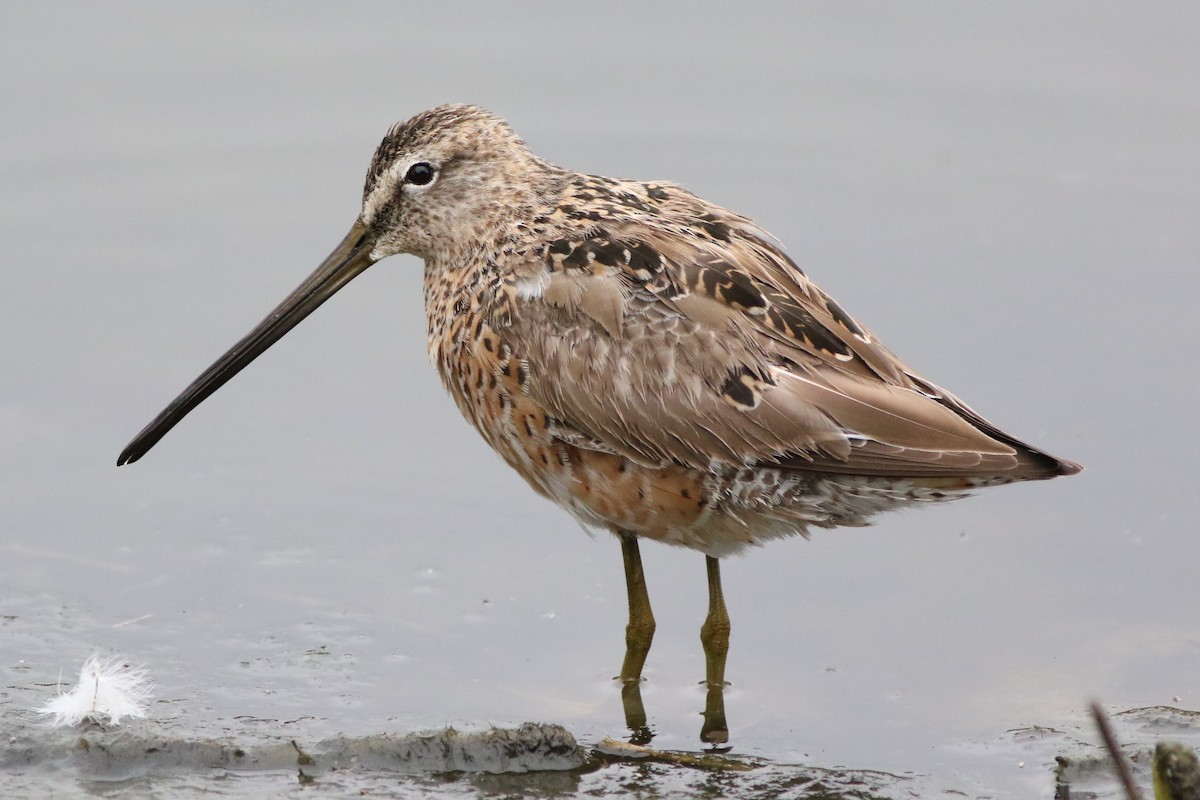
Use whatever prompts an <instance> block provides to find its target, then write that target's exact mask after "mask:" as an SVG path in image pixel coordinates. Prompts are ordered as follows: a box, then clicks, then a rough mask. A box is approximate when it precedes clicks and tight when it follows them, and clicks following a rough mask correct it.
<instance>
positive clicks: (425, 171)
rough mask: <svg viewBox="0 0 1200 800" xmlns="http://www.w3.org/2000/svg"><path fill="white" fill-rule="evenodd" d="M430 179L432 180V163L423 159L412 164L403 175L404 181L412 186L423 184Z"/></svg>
mask: <svg viewBox="0 0 1200 800" xmlns="http://www.w3.org/2000/svg"><path fill="white" fill-rule="evenodd" d="M431 180H433V165H432V164H430V163H428V162H425V161H422V162H420V163H417V164H413V165H412V166H411V167H409V168H408V172H407V173H405V175H404V182H405V183H411V184H412V185H414V186H424V185H425V184H427V183H429V182H430V181H431Z"/></svg>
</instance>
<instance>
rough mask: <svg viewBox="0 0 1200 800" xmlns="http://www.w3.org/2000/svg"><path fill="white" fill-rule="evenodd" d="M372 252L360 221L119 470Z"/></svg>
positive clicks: (160, 420)
mask: <svg viewBox="0 0 1200 800" xmlns="http://www.w3.org/2000/svg"><path fill="white" fill-rule="evenodd" d="M372 246H373V241H372V239H371V237H370V236H369V235H368V234H367V229H366V227H365V226H364V225H363V224H362V222H361V221H356V222H355V223H354V226H353V227H352V228H350V232H349V233H348V234H346V238H345V239H343V240H342V243H341V244H339V245H338V246H337V247H336V248H335V249H334V251H333V252H332V253H330V254H329V257H328V258H326V259H325V260H324V261H323V262H321V266H319V267H317V268H316V270H315V271H314V272H313V274H311V275H309V276H308V277H307V278H305V279H304V282H303V283H301V284H300V285H299V286H298V287H296V290H295V291H293V292H292V293H291V294H289V295H288V296H287V298H286V299H285V300H284V301H283V302H282V303H280V304H279V305H278V306H277V307H276V308H275V310H274V311H272V312H271V313H270V314H268V315H267V318H266V319H264V320H263V321H262V322H260V323H258V325H257V326H255V328H254V330H252V331H250V333H248V334H246V336H245V337H243V338H242V340H241V341H240V342H238V343H237V344H235V345H234V346H233V347H232V348H230V350H229V352H228V353H226V354H225V355H223V356H221V357H220V358H218V359H217V360H216V362H215V363H214V364H213V365H212V366H211V367H209V368H208V369H206V370H205V371H204V373H203V374H202V375H201V376H200V377H198V378H196V380H194V381H192V384H191V385H190V386H188V387H187V388H186V389H184V390H183V393H182V394H180V395H179V397H176V398H175V399H174V400H173V401H171V404H170V405H169V406H167V407H166V408H165V409H163V411H162V413H161V414H159V415H158V416H157V417H155V418H154V420H153V421H152V422H151V423H150V424H149V425H147V426H146V427H145V428H143V429H142V432H141V433H139V434H138V435H137V436H135V437H134V438H133V441H131V442H130V443H129V445H128V446H127V447H126V448H125V449H124V450H123V451H122V452H121V456H120V458H118V459H117V466H121V465H123V464H130V463H132V462H134V461H137V460H138V459H139V458H141V457H142V456H144V455H145V454H146V452H147V451H148V450H149V449H150V448H151V447H153V446H154V445H155V444H156V443H157V442H158V440H159V439H161V438H162V437H163V436H165V435H166V433H167V431H169V430H171V428H173V427H175V425H176V424H177V423H178V422H179V421H180V420H181V419H183V418H184V417H185V416H187V414H188V412H189V411H191V410H192V409H193V408H195V407H196V406H198V405H200V403H202V402H204V399H205V398H206V397H208V396H209V395H210V394H212V393H213V392H215V391H216V390H217V389H220V388H221V387H222V386H223V385H224V384H225V382H226V381H228V380H229V379H230V378H232V377H233V376H234V375H236V374H238V372H240V371H241V370H242V368H243V367H245V366H246V365H247V364H249V363H250V362H251V361H253V360H254V359H256V358H258V356H259V355H261V354H262V353H263V352H265V351H266V350H267V348H269V347H270V346H271V345H273V344H275V342H277V341H279V340H280V339H281V338H283V335H284V334H285V333H287V332H288V331H290V330H291V329H292V328H294V327H296V325H297V324H298V323H299V322H300V320H302V319H304V318H305V317H307V316H308V315H309V314H311V313H312V312H313V311H314V310H316V308H317V307H318V306H319V305H321V304H322V303H324V302H325V301H326V300H328V299H329V298H331V297H333V295H334V294H336V293H337V291H338V290H339V289H341V288H342V287H343V286H345V285H346V284H347V283H349V282H350V281H351V280H353V279H354V278H355V277H356V276H357V275H359V274H360V273H361V272H362V271H363V270H365V269H366V268H367V267H369V266H371V265H372V264H373V263H375V262H374V259H372V258H371V248H372Z"/></svg>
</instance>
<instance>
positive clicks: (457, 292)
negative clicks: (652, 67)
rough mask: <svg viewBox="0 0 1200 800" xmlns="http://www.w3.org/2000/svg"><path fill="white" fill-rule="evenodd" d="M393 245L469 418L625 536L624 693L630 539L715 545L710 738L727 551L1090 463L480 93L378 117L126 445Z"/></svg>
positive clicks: (632, 605)
mask: <svg viewBox="0 0 1200 800" xmlns="http://www.w3.org/2000/svg"><path fill="white" fill-rule="evenodd" d="M397 253H410V254H412V255H415V256H418V257H419V258H421V259H423V260H424V263H425V275H424V292H425V314H426V321H427V325H428V334H429V356H430V359H431V360H432V361H433V364H434V365H435V367H436V368H437V371H438V373H439V374H440V375H441V378H442V382H443V383H444V384H445V387H446V389H447V391H448V392H449V393H450V395H451V396H452V397H453V398H454V400H455V402H456V403H457V404H458V407H459V409H460V410H461V411H462V413H463V415H464V416H465V417H466V418H467V420H468V421H470V422H471V423H472V424H473V425H474V426H475V428H476V429H477V430H478V431H479V433H480V434H482V436H483V437H484V439H485V440H487V442H488V444H490V445H491V446H492V448H494V449H495V450H496V452H498V453H499V454H500V456H501V457H502V458H503V459H504V460H505V461H506V462H508V464H509V465H510V466H512V467H513V468H514V469H515V470H517V472H519V473H520V474H521V476H522V477H523V478H524V479H525V480H526V481H527V482H528V483H529V484H530V486H532V487H533V489H534V490H535V491H537V492H538V493H539V494H542V495H544V496H545V497H548V498H549V499H551V500H553V501H554V502H556V503H558V504H559V505H561V506H562V507H563V508H565V509H566V510H568V511H569V512H570V513H571V514H573V515H574V516H575V517H576V518H577V519H579V520H580V521H581V522H583V523H584V524H585V525H587V526H591V527H599V528H603V529H607V530H610V531H612V532H613V533H614V534H615V535H616V536H617V538H618V539H619V541H620V544H621V549H622V554H623V558H624V567H625V578H626V584H627V589H628V604H629V624H628V626H627V627H626V654H625V660H624V663H623V664H622V667H621V673H620V676H619V678H620V679H621V680H622V681H624V682H625V684H626V686H627V687H633V689H634V692H635V693H636V685H637V682H638V681H639V680H640V679H641V673H642V668H643V665H644V663H645V659H646V655H647V653H648V652H649V648H650V642H651V639H652V638H653V635H654V628H655V623H654V616H653V613H652V611H651V608H650V601H649V596H648V593H647V590H646V583H645V578H644V575H643V572H642V564H641V557H640V554H639V550H638V540H639V539H640V538H646V539H653V540H657V541H660V542H665V543H668V544H673V545H680V546H683V547H686V548H691V549H693V550H698V551H700V552H701V553H703V554H704V555H705V556H706V566H707V576H708V589H709V608H708V613H707V616H706V618H705V621H704V624H703V626H702V628H701V642H702V645H703V649H704V652H705V659H706V667H705V672H706V681H707V683H708V685H709V687H710V700H709V705H710V707H709V709H708V710H707V711H706V726H707V729H706V731H705V732H704V733H703V734H702V735H703V736H704V738H705V739H706V740H709V741H712V742H720V741H724V739H723V738H722V737H723V736H725V735H726V733H725V731H724V730H722V729H723V728H725V727H726V726H725V725H724V719H723V717H724V713H723V706H722V707H721V708H719V709H718V708H716V707H715V705H714V704H716V703H717V702H718V700H719V697H720V687H721V686H723V685H724V681H725V656H726V654H727V652H728V648H729V628H730V624H729V616H728V613H727V612H726V609H725V602H724V599H723V597H722V592H721V576H720V562H719V561H718V559H719V558H721V557H723V556H726V555H729V554H732V553H736V552H738V551H740V550H742V549H744V548H745V547H747V546H748V545H755V544H760V543H762V542H765V541H767V540H770V539H776V538H781V537H786V536H791V535H793V534H804V535H806V534H807V531H808V529H809V528H810V527H813V526H816V527H821V528H834V527H839V526H847V525H855V526H857V525H864V524H866V523H867V522H868V521H869V519H870V518H871V517H872V516H874V515H875V514H877V513H879V512H882V511H886V510H889V509H893V508H900V507H903V506H911V505H918V504H925V503H931V502H937V501H942V500H949V499H952V498H955V497H960V496H962V495H963V494H965V493H967V492H969V491H970V490H972V489H976V488H979V487H984V486H994V485H998V484H1006V483H1012V482H1015V481H1026V480H1040V479H1044V478H1053V477H1055V476H1057V475H1070V474H1073V473H1075V472H1078V471H1079V470H1080V467H1079V466H1078V465H1076V464H1073V463H1071V462H1070V461H1065V460H1062V459H1059V458H1055V457H1053V456H1051V455H1048V454H1047V453H1045V452H1043V451H1041V450H1038V449H1036V448H1034V447H1031V446H1030V445H1027V444H1025V443H1023V442H1021V441H1019V440H1018V439H1016V438H1014V437H1013V436H1010V435H1009V434H1007V433H1005V432H1003V431H1001V430H1000V429H999V428H997V427H995V426H994V425H992V424H991V423H989V422H987V421H986V420H984V419H983V417H981V416H979V415H978V414H977V413H975V412H974V411H972V410H971V409H970V408H968V407H967V406H966V405H965V404H964V403H963V402H962V401H960V400H959V399H958V398H956V397H955V396H954V395H952V394H950V393H949V392H947V391H946V390H944V389H942V388H940V387H938V386H936V385H934V384H933V383H931V382H930V381H928V380H926V379H925V378H923V377H921V376H920V375H919V374H917V373H916V372H915V371H913V370H912V369H910V368H909V367H908V366H907V365H905V364H904V363H903V362H902V361H900V360H899V359H898V358H897V357H896V356H895V355H893V354H892V352H891V351H890V350H888V349H887V348H886V347H885V346H884V345H883V344H882V343H881V342H879V340H878V339H876V338H875V337H874V336H873V335H872V334H871V332H870V331H869V330H868V329H867V328H866V327H865V326H863V325H862V324H860V323H859V322H858V321H856V320H855V319H854V318H853V317H852V316H851V315H850V314H848V313H847V312H846V311H845V310H843V309H842V307H841V306H840V305H838V304H837V303H836V302H834V300H833V298H832V297H830V296H829V295H828V294H826V293H825V292H824V291H822V290H821V288H820V287H818V286H817V285H816V284H815V283H814V282H813V281H811V280H810V279H809V278H808V277H807V276H806V275H805V273H804V272H802V271H801V270H800V268H799V267H798V266H796V264H795V263H794V262H793V261H792V259H791V258H789V257H788V256H787V255H786V254H785V253H784V252H783V250H782V249H781V247H780V246H779V245H778V244H777V243H776V241H775V240H774V239H773V238H771V237H770V236H769V235H768V234H767V233H766V232H764V231H763V230H762V229H761V228H759V227H758V226H757V225H756V224H755V223H754V222H753V221H751V220H750V219H749V218H747V217H744V216H741V215H739V214H735V213H733V212H730V211H727V210H725V209H724V208H721V207H720V206H717V205H714V204H712V203H709V202H707V201H706V200H703V199H701V198H700V197H697V196H696V195H694V194H692V193H691V192H689V191H687V190H686V189H684V188H683V187H681V186H678V185H676V184H673V183H667V182H663V181H638V180H618V179H613V178H605V177H600V176H596V175H584V174H580V173H577V172H572V171H570V170H566V169H562V168H560V167H557V166H555V165H553V164H551V163H549V162H547V161H545V160H543V159H541V158H539V157H537V156H536V155H534V154H533V153H532V152H531V151H530V150H529V149H528V147H527V146H526V145H525V143H524V142H523V141H522V140H521V139H520V138H518V137H517V135H516V134H515V133H514V132H513V130H512V129H511V128H510V127H509V126H508V124H507V123H505V122H504V121H503V120H502V119H500V118H499V117H496V116H494V115H493V114H491V113H489V112H487V111H485V110H483V109H480V108H478V107H475V106H470V105H445V106H440V107H438V108H435V109H432V110H430V111H426V112H424V113H422V114H418V115H417V116H415V117H413V118H412V119H410V120H408V121H407V122H403V123H400V124H397V125H396V126H394V127H393V128H392V129H391V130H390V131H388V133H387V135H386V136H385V137H384V139H383V142H382V143H381V144H380V145H379V148H378V149H377V150H376V151H375V155H374V158H372V160H371V165H370V168H369V169H368V171H367V178H366V185H365V187H364V190H363V200H362V208H361V212H360V213H359V216H358V218H357V219H356V220H355V222H354V224H353V225H352V226H351V228H350V232H349V234H347V235H346V237H345V239H343V240H342V242H341V244H339V245H338V246H337V248H336V249H335V250H334V251H333V252H332V253H331V254H330V255H329V257H328V258H326V259H325V261H324V262H322V263H321V265H320V266H319V267H317V269H316V271H315V272H313V273H312V274H311V275H310V276H309V277H308V278H306V279H305V280H304V282H303V283H302V284H301V285H300V286H299V287H298V288H297V289H296V290H295V291H294V292H292V294H290V295H289V296H288V297H287V298H286V299H285V300H284V301H283V302H282V303H281V304H280V305H279V306H278V307H277V308H276V309H275V310H274V311H272V312H271V313H270V314H269V315H268V316H267V317H266V319H264V320H263V321H262V322H261V323H259V325H258V326H257V327H255V328H254V329H253V330H252V331H251V332H250V333H249V334H247V335H246V336H245V338H243V339H242V340H241V341H240V342H238V343H237V344H236V345H234V346H233V348H232V349H231V350H230V351H229V352H228V353H226V354H225V355H223V356H221V358H219V359H218V360H217V361H216V362H215V363H214V364H213V365H212V366H211V367H209V368H208V370H206V371H205V372H204V373H203V374H202V375H200V377H199V378H197V379H196V380H195V381H194V382H193V383H192V384H191V385H190V386H188V387H187V389H185V390H184V391H183V393H182V394H181V395H179V397H178V398H176V399H175V400H174V401H173V402H172V403H171V404H170V405H169V406H168V407H167V408H166V409H165V410H164V411H163V412H162V413H161V414H159V415H158V416H157V417H156V418H155V419H154V420H153V421H152V422H151V423H150V424H149V425H147V426H146V428H145V429H144V430H143V431H142V432H141V433H139V434H138V435H137V437H136V438H134V440H133V441H132V442H131V443H130V444H129V446H128V447H126V448H125V451H124V452H122V453H121V456H120V459H119V460H118V462H117V463H118V464H127V463H129V462H132V461H136V460H138V459H139V458H141V457H142V456H143V455H145V453H146V451H147V450H149V449H150V448H151V447H153V446H154V444H155V443H156V442H157V441H158V440H159V439H160V438H162V436H163V435H164V434H166V432H167V431H168V430H170V429H171V427H173V426H174V425H175V424H176V423H178V422H179V421H180V420H181V419H182V418H183V417H184V416H185V415H186V414H187V413H188V412H189V411H191V410H192V409H193V408H195V407H196V406H197V405H198V404H199V403H200V402H202V401H203V400H204V399H205V398H206V397H208V396H209V395H210V394H212V393H213V392H214V391H216V389H218V388H219V387H220V386H221V385H222V384H224V383H225V382H226V381H227V380H229V379H230V378H231V377H233V375H235V374H236V373H237V372H238V371H239V370H241V369H242V368H243V367H245V366H246V365H247V364H249V363H250V362H251V361H253V360H254V359H255V358H256V357H257V356H258V355H260V354H261V353H262V352H263V351H265V350H266V349H267V348H269V347H270V346H271V345H272V344H273V343H274V342H275V341H277V340H278V339H279V338H280V337H282V336H283V335H284V334H285V333H287V332H288V331H289V330H291V328H292V327H293V326H295V325H296V324H297V323H298V322H300V320H302V319H303V318H304V317H305V316H307V315H308V314H309V313H310V312H312V311H313V310H314V309H316V308H317V307H318V306H320V305H321V304H322V303H324V302H325V301H326V300H328V299H329V298H330V297H331V296H333V294H334V293H335V292H337V291H338V290H339V289H341V288H342V287H343V286H345V285H346V284H347V283H349V282H350V281H351V280H352V279H353V278H354V277H355V276H356V275H358V274H359V273H361V272H362V271H363V270H365V269H367V268H368V267H370V266H371V265H372V264H374V263H375V262H377V261H379V260H381V259H383V258H386V257H387V256H391V255H395V254H397ZM714 692H715V695H714ZM714 697H716V698H717V699H718V700H714ZM637 705H638V706H640V699H639V700H638V701H637ZM626 711H627V715H628V714H629V711H630V708H629V706H628V704H627V707H626ZM710 712H711V714H712V719H709V714H710ZM635 716H636V715H635ZM643 716H644V712H643ZM631 727H632V724H631Z"/></svg>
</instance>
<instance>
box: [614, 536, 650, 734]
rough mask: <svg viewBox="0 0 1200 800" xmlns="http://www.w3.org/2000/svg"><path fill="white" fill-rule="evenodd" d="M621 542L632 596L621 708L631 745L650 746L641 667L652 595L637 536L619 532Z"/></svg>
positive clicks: (647, 645)
mask: <svg viewBox="0 0 1200 800" xmlns="http://www.w3.org/2000/svg"><path fill="white" fill-rule="evenodd" d="M617 536H618V538H620V540H621V555H622V557H623V558H624V561H625V588H626V590H627V591H628V594H629V624H628V625H626V626H625V661H624V663H622V664H621V674H620V675H619V676H617V677H618V680H620V681H621V705H622V707H623V708H624V710H625V726H626V727H628V728H629V732H630V742H632V743H633V744H640V745H647V744H650V740H651V739H652V738H653V736H654V734H653V733H651V732H650V726H649V724H648V723H647V720H646V707H645V706H644V705H642V686H641V681H642V667H643V666H644V665H645V663H646V655H647V654H648V653H649V652H650V642H651V641H652V640H653V639H654V627H655V623H654V613H653V612H652V611H651V610H650V595H649V593H647V592H646V575H645V573H644V572H643V571H642V555H641V552H640V551H639V550H638V542H637V537H636V536H634V535H633V534H632V533H629V532H628V531H617Z"/></svg>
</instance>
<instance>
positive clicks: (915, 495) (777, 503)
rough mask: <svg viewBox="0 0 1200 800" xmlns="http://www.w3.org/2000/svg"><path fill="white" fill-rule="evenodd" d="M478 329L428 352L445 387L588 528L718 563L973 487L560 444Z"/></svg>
mask: <svg viewBox="0 0 1200 800" xmlns="http://www.w3.org/2000/svg"><path fill="white" fill-rule="evenodd" d="M477 330H478V333H477V335H476V337H475V338H474V340H473V341H472V342H471V343H467V342H464V341H463V340H462V339H461V338H452V337H449V336H447V337H446V338H445V339H443V340H442V347H436V346H435V347H434V348H432V350H433V352H432V353H431V354H432V355H434V356H435V364H436V365H437V366H438V371H439V372H440V373H441V376H442V381H443V383H444V384H445V386H446V388H447V390H448V391H449V393H450V395H451V396H452V397H453V398H454V400H455V402H456V404H457V405H458V407H459V410H460V411H461V412H462V414H463V416H465V417H466V418H467V420H468V421H469V422H470V423H471V424H472V425H474V426H475V428H476V429H477V430H478V431H479V433H480V434H481V435H482V436H483V438H484V440H485V441H487V443H488V444H489V445H490V446H491V447H492V449H494V450H495V451H496V452H497V453H499V454H500V456H501V457H502V458H503V459H504V460H505V461H506V462H507V463H508V464H509V465H510V466H511V467H512V468H513V469H515V470H516V471H517V472H518V473H519V474H520V475H521V477H523V478H524V479H525V480H526V481H527V482H528V483H529V485H530V486H532V487H533V489H534V490H535V491H537V492H538V493H539V494H541V495H543V496H545V497H547V498H549V499H551V500H553V501H554V502H556V503H558V504H559V505H560V506H562V507H563V508H565V509H566V510H568V511H569V512H571V513H572V514H573V515H574V516H575V517H576V518H577V519H579V520H580V521H581V522H583V523H584V524H585V525H588V526H597V527H604V528H609V529H618V530H625V531H631V532H633V533H635V534H637V535H639V536H643V537H646V538H650V539H656V540H659V541H663V542H665V543H668V544H675V545H680V546H684V547H689V548H693V549H696V550H700V551H703V552H705V553H708V554H709V555H718V556H719V555H725V554H728V553H732V552H736V551H738V550H741V549H743V548H744V547H746V546H747V545H752V544H757V543H760V542H762V541H764V540H767V539H773V538H779V537H782V536H789V535H793V534H797V533H799V534H805V533H806V531H807V528H808V527H809V526H814V525H815V526H818V527H838V526H843V525H865V524H867V523H868V521H869V519H870V517H872V516H873V515H874V514H877V513H879V512H881V511H886V510H889V509H892V508H897V507H901V506H905V505H911V504H914V503H922V502H928V501H938V500H946V499H952V498H953V497H955V496H961V494H962V492H963V491H964V490H967V489H970V488H973V485H972V484H971V482H968V481H963V480H962V479H953V480H949V479H935V480H934V481H933V482H932V483H930V482H928V481H920V480H918V481H914V480H903V479H890V478H881V477H864V476H854V475H829V474H822V473H808V472H804V471H800V470H796V469H781V468H776V467H772V466H770V465H755V466H737V467H733V466H730V467H720V466H716V465H714V466H712V467H711V468H708V469H703V468H697V467H692V466H686V465H683V464H677V463H672V464H666V465H660V466H656V465H645V464H640V463H638V462H635V461H633V460H631V459H629V458H627V457H625V456H623V455H620V454H617V453H611V452H603V451H600V450H595V449H589V448H587V447H582V446H579V445H578V444H576V443H572V442H568V441H564V440H563V439H562V438H560V437H558V436H556V435H555V426H556V424H557V423H556V422H555V421H554V419H553V417H552V415H550V414H548V413H547V411H546V409H545V408H543V407H542V406H541V405H539V404H538V403H537V402H536V401H535V400H534V399H533V398H531V397H530V396H529V395H528V394H527V393H526V392H525V391H524V381H525V380H527V374H526V369H527V366H526V365H523V364H522V363H521V362H520V360H519V359H518V358H516V357H514V356H513V354H512V352H511V350H510V349H509V348H508V347H507V346H506V345H504V344H503V342H501V341H500V339H499V337H498V336H496V335H495V333H494V331H492V330H491V329H490V328H489V327H488V326H487V325H481V326H477ZM974 485H978V484H977V483H976V484H974Z"/></svg>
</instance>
